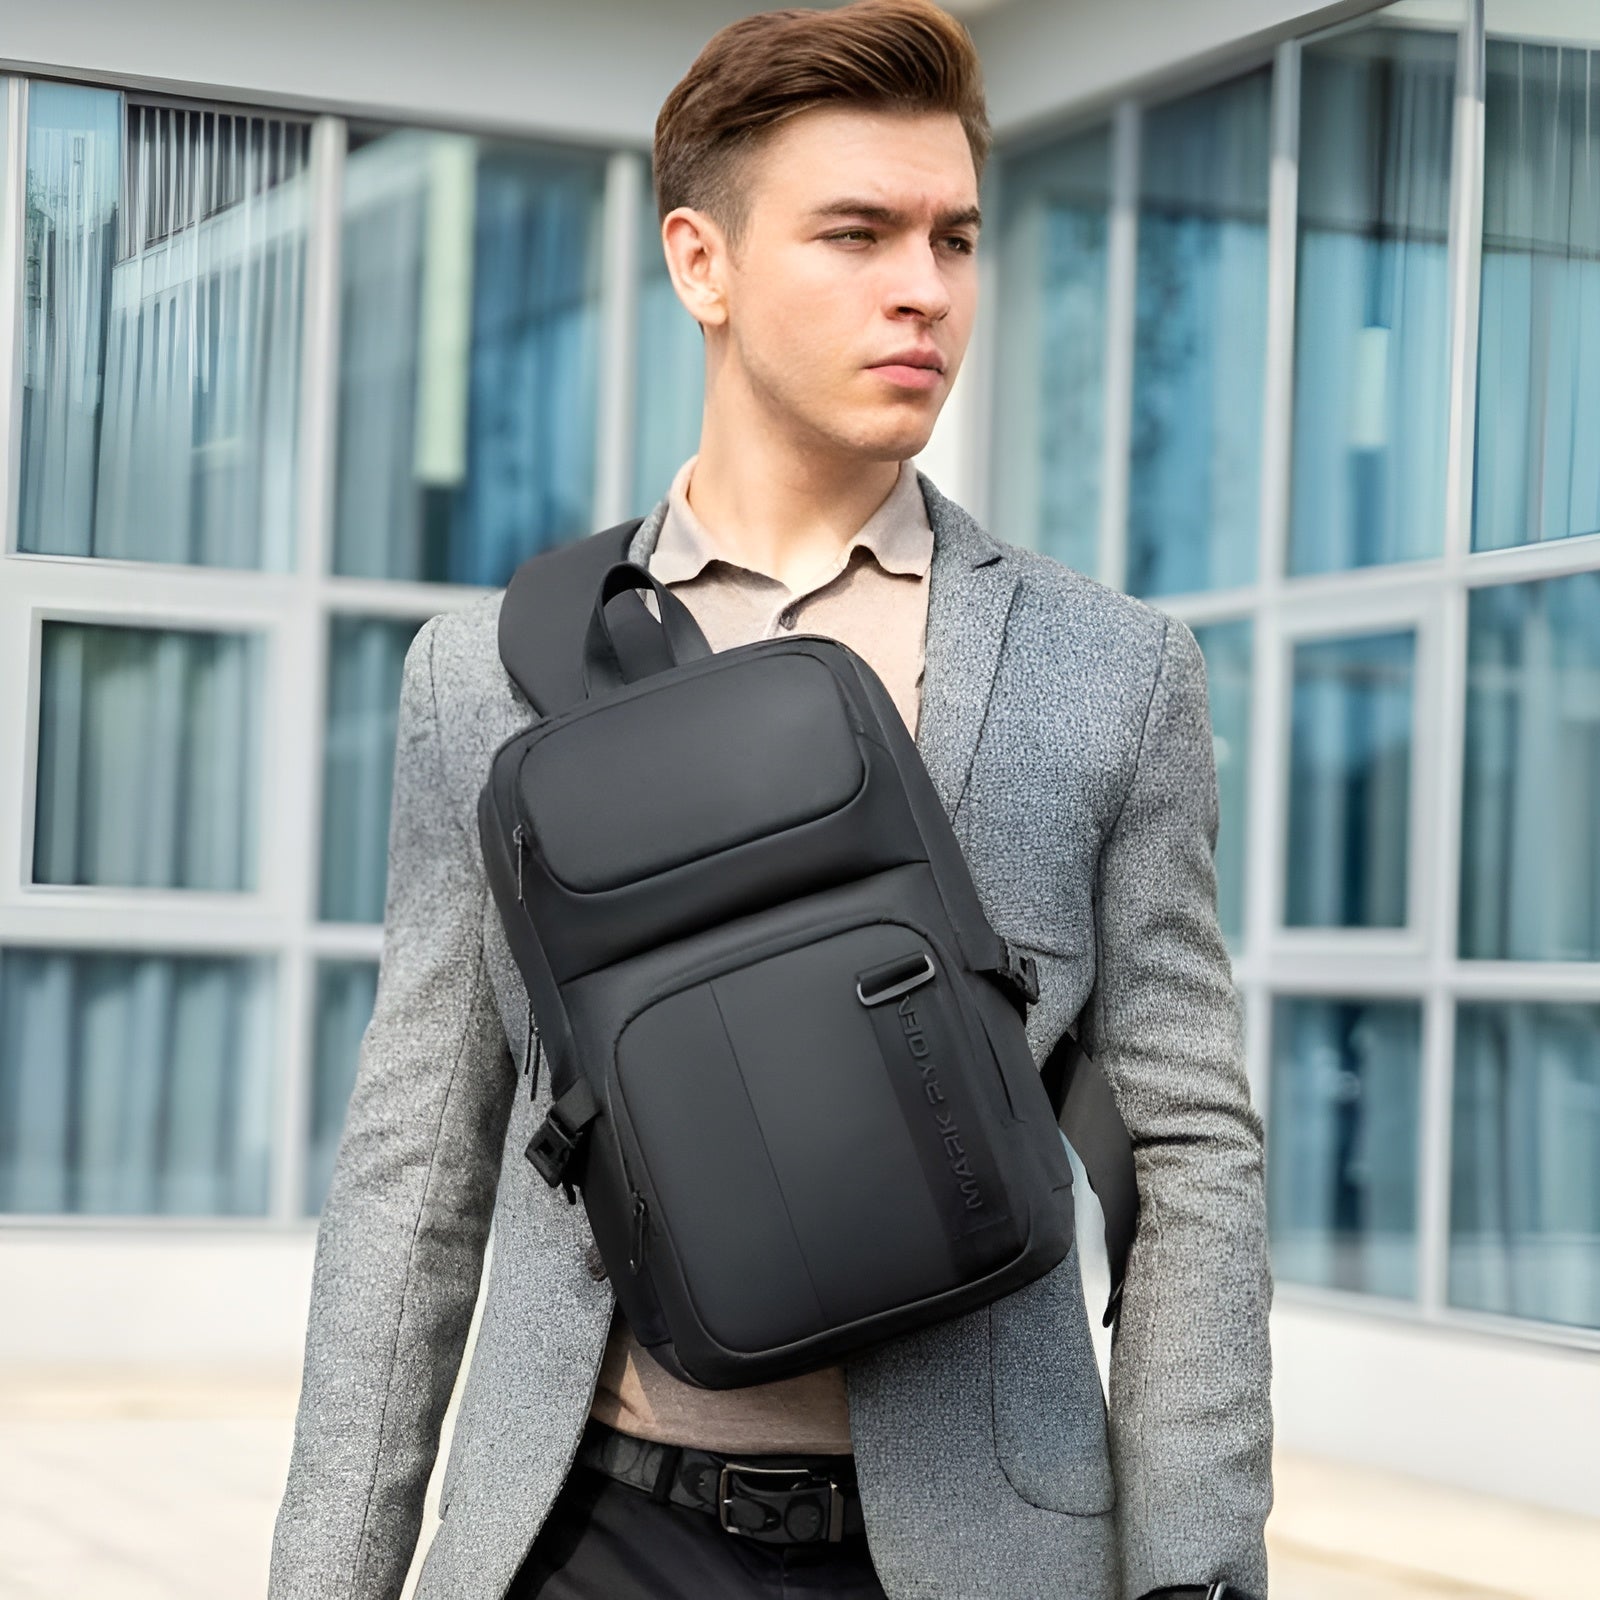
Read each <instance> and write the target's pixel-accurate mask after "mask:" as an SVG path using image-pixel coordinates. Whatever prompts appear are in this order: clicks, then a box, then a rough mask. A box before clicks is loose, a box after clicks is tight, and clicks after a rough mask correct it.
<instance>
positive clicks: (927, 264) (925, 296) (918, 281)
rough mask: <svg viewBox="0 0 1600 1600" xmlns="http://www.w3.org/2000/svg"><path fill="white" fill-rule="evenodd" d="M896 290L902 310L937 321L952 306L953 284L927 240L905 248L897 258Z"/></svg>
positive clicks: (894, 288) (898, 306)
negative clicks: (949, 282) (947, 277)
mask: <svg viewBox="0 0 1600 1600" xmlns="http://www.w3.org/2000/svg"><path fill="white" fill-rule="evenodd" d="M896 266H897V268H898V270H897V271H896V273H895V277H894V286H893V293H894V296H895V300H896V302H897V307H896V309H897V310H898V311H900V312H906V311H910V312H914V313H915V314H916V315H917V316H919V317H925V318H926V319H927V320H928V321H929V322H937V321H938V320H939V318H940V317H942V316H944V314H945V313H946V312H947V311H949V309H950V287H949V285H948V284H947V283H946V282H945V278H944V273H943V271H942V270H941V269H940V265H939V258H938V255H937V254H936V252H935V250H934V247H933V245H932V244H931V243H929V242H928V241H927V240H926V239H922V240H918V241H916V242H915V243H913V244H910V245H908V246H907V247H906V249H905V252H904V253H903V255H902V256H901V258H900V259H899V261H897V263H896Z"/></svg>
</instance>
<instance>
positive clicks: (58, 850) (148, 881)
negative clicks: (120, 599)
mask: <svg viewBox="0 0 1600 1600" xmlns="http://www.w3.org/2000/svg"><path fill="white" fill-rule="evenodd" d="M262 653H263V652H262V648H261V641H260V639H259V638H258V637H255V636H253V635H250V634H219V633H199V632H188V631H182V630H178V629H165V630H156V629H151V628H127V627H107V626H103V625H98V624H93V625H86V624H80V623H71V622H46V623H45V624H44V629H43V635H42V639H41V656H42V660H41V668H40V690H39V757H38V787H37V798H36V802H35V806H34V837H33V881H34V882H35V883H55V884H98V885H117V886H125V887H130V888H147V889H216V890H249V889H254V888H255V887H256V845H257V835H258V832H259V828H260V794H261V773H260V759H259V755H258V750H257V747H258V743H259V739H260V735H261V732H262V704H261V700H262V684H261V667H262Z"/></svg>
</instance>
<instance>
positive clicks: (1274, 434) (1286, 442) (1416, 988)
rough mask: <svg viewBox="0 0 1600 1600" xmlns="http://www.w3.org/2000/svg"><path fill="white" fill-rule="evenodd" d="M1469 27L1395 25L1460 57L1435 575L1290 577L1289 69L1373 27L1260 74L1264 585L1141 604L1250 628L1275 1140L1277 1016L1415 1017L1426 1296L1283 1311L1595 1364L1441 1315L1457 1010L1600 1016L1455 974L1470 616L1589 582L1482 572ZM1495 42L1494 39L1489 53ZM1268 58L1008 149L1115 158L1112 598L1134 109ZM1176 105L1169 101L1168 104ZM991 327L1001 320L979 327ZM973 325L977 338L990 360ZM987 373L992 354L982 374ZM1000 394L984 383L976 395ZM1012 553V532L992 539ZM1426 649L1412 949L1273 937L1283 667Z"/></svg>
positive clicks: (1555, 564) (1575, 544)
mask: <svg viewBox="0 0 1600 1600" xmlns="http://www.w3.org/2000/svg"><path fill="white" fill-rule="evenodd" d="M1457 3H1458V4H1459V8H1460V9H1459V22H1458V23H1455V24H1449V23H1444V22H1443V21H1442V12H1441V8H1439V7H1429V8H1426V9H1427V10H1428V11H1430V12H1432V13H1434V15H1433V16H1431V17H1430V16H1426V15H1424V14H1423V8H1418V10H1417V11H1416V12H1413V13H1412V14H1410V15H1408V16H1407V17H1406V19H1405V20H1406V23H1407V25H1408V26H1409V25H1421V26H1429V25H1439V26H1446V27H1449V28H1451V29H1452V30H1453V31H1455V32H1456V36H1457V60H1456V93H1455V110H1454V119H1453V129H1452V142H1451V169H1450V200H1449V264H1448V273H1447V276H1448V282H1449V287H1450V306H1449V314H1448V315H1449V321H1448V330H1449V331H1448V340H1447V349H1448V354H1449V380H1448V389H1447V394H1448V404H1449V417H1448V421H1447V448H1446V484H1445V513H1444V514H1445V526H1444V540H1443V547H1442V550H1441V552H1440V553H1439V554H1438V555H1436V556H1429V557H1424V558H1421V559H1414V560H1408V561H1400V562H1393V563H1388V564H1384V565H1379V566H1372V567H1365V568H1356V569H1352V570H1345V571H1336V572H1329V573H1311V574H1305V575H1301V576H1293V577H1291V576H1289V575H1288V557H1289V549H1288V530H1289V512H1290V504H1289V486H1290V471H1291V446H1292V434H1293V415H1292V408H1293V399H1294V381H1293V380H1294V339H1295V303H1296V284H1295V271H1296V250H1297V242H1298V226H1299V206H1298V199H1299V195H1298V170H1299V168H1298V163H1299V114H1300V75H1301V73H1300V69H1301V53H1302V50H1303V48H1304V47H1305V46H1306V45H1307V44H1311V43H1314V42H1315V41H1317V40H1320V39H1325V38H1327V37H1329V36H1330V35H1333V34H1336V33H1344V32H1349V31H1352V30H1355V29H1360V28H1366V27H1371V26H1372V25H1373V21H1374V18H1375V16H1377V15H1379V14H1381V11H1382V10H1383V9H1384V8H1382V7H1377V6H1374V7H1371V8H1369V9H1366V10H1364V11H1363V12H1362V14H1361V15H1359V16H1357V17H1355V18H1352V19H1349V20H1347V21H1342V22H1340V23H1339V24H1337V25H1336V26H1334V27H1331V28H1325V29H1320V30H1316V31H1308V32H1307V33H1305V34H1304V35H1302V36H1300V37H1297V38H1291V39H1288V40H1286V41H1285V42H1284V43H1281V44H1279V45H1278V46H1277V47H1276V49H1275V50H1274V52H1273V53H1272V58H1271V59H1272V63H1273V75H1272V113H1271V149H1270V156H1269V163H1270V165H1269V180H1268V215H1267V240H1268V244H1267V250H1268V276H1267V337H1266V362H1265V367H1266V370H1265V373H1264V375H1263V398H1262V404H1263V435H1262V456H1261V493H1260V503H1261V523H1260V540H1259V549H1258V565H1257V576H1256V581H1255V582H1254V583H1252V584H1249V585H1246V586H1242V587H1239V588H1233V589H1228V590H1214V591H1208V592H1204V593H1192V594H1173V595H1162V596H1160V597H1158V598H1156V599H1155V600H1154V601H1153V602H1152V603H1153V604H1155V605H1156V606H1157V607H1158V608H1159V609H1161V610H1162V611H1165V612H1167V613H1169V614H1171V615H1172V616H1175V617H1177V618H1178V619H1179V620H1181V621H1183V622H1185V623H1187V624H1189V625H1190V626H1195V627H1198V626H1200V625H1202V624H1205V625H1209V624H1213V623H1223V622H1235V621H1242V622H1248V623H1249V624H1250V625H1251V627H1252V630H1253V650H1254V655H1253V666H1252V681H1251V705H1250V740H1249V756H1248V762H1249V770H1248V773H1247V778H1246V788H1247V792H1248V801H1247V804H1248V811H1249V821H1248V824H1247V833H1248V837H1249V839H1250V841H1251V849H1250V851H1249V854H1248V856H1247V859H1246V861H1245V863H1244V873H1245V881H1244V913H1245V914H1244V928H1243V934H1242V938H1241V939H1240V941H1239V946H1238V948H1237V950H1236V951H1235V954H1234V959H1233V968H1234V979H1235V983H1236V986H1237V988H1238V989H1239V991H1240V995H1241V998H1242V1001H1243V1007H1244V1035H1245V1059H1246V1067H1247V1071H1248V1073H1249V1077H1250V1083H1251V1089H1252V1093H1253V1095H1254V1098H1255V1103H1256V1106H1257V1108H1258V1109H1259V1110H1260V1111H1261V1113H1262V1115H1263V1117H1264V1118H1266V1119H1267V1120H1268V1121H1269V1122H1270V1117H1271V1107H1270V1105H1269V1103H1268V1099H1269V1095H1268V1090H1269V1083H1270V1073H1271V1063H1272V1048H1273V1039H1272V1013H1273V1006H1274V1002H1275V1001H1276V1000H1278V999H1280V998H1330V999H1331V998H1345V999H1357V1000H1360V999H1374V1000H1388V999H1395V1000H1411V1001H1415V1002H1416V1003H1418V1004H1419V1005H1420V1006H1421V1010H1422V1039H1421V1062H1420V1071H1421V1082H1420V1092H1421V1104H1420V1113H1419V1141H1420V1146H1419V1150H1418V1155H1417V1181H1418V1198H1417V1204H1418V1214H1417V1248H1418V1252H1419V1258H1418V1283H1417V1297H1416V1299H1415V1301H1414V1302H1405V1303H1402V1302H1393V1301H1387V1300H1382V1299H1380V1298H1378V1297H1372V1296H1367V1295H1364V1294H1360V1293H1356V1292H1352V1291H1344V1290H1336V1289H1319V1288H1312V1287H1309V1286H1303V1285H1293V1284H1287V1283H1285V1284H1282V1285H1280V1286H1279V1288H1278V1291H1277V1294H1278V1298H1279V1299H1280V1300H1282V1301H1284V1302H1287V1303H1288V1304H1290V1305H1304V1306H1306V1307H1308V1308H1313V1309H1315V1308H1322V1309H1328V1310H1334V1311H1338V1312H1341V1313H1350V1312H1356V1313H1359V1314H1360V1315H1362V1316H1370V1317H1375V1318H1380V1319H1388V1320H1390V1321H1398V1322H1402V1323H1410V1324H1416V1325H1421V1326H1433V1327H1449V1328H1453V1329H1458V1330H1468V1331H1474V1332H1478V1333H1484V1334H1490V1335H1494V1336H1497V1337H1504V1338H1510V1339H1514V1340H1520V1341H1526V1342H1535V1343H1539V1344H1544V1345H1553V1346H1565V1347H1569V1348H1575V1349H1581V1350H1586V1351H1600V1329H1582V1328H1573V1327H1568V1326H1565V1325H1561V1324H1556V1323H1545V1322H1537V1321H1534V1320H1531V1319H1524V1318H1519V1317H1513V1316H1510V1315H1502V1314H1498V1313H1488V1312H1476V1311H1466V1310H1462V1309H1459V1308H1456V1307H1452V1306H1451V1305H1449V1303H1448V1298H1447V1292H1448V1285H1447V1272H1448V1255H1449V1245H1450V1233H1449V1203H1450V1139H1451V1088H1452V1082H1453V1065H1454V1055H1455V1008H1456V1006H1457V1004H1458V1003H1459V1002H1462V1001H1473V1000H1524V1001H1533V1002H1539V1001H1546V1002H1551V1003H1559V1002H1563V1001H1576V1002H1582V1003H1591V1004H1592V1003H1597V1002H1600V962H1596V963H1578V962H1572V963H1560V962H1542V961H1541V962H1512V961H1473V960H1465V959H1462V958H1461V957H1460V956H1459V954H1458V941H1457V921H1458V911H1459V894H1460V882H1459V874H1460V854H1461V826H1462V781H1463V768H1464V754H1465V716H1466V695H1467V659H1466V652H1467V609H1468V598H1469V596H1470V594H1471V593H1472V591H1474V590H1476V589H1479V588H1483V587H1489V586H1494V585H1499V584H1514V583H1523V582H1530V581H1536V580H1539V579H1543V578H1552V577H1560V576H1566V575H1568V574H1571V573H1575V572H1592V571H1597V570H1600V534H1586V535H1577V536H1573V537H1569V538H1564V539H1559V540H1553V541H1549V542H1546V543H1533V544H1526V545H1517V546H1513V547H1511V548H1509V549H1501V550H1484V551H1474V550H1473V549H1472V547H1471V541H1472V525H1471V513H1472V494H1473V453H1474V446H1475V438H1474V431H1475V427H1476V408H1477V367H1478V298H1479V279H1480V269H1481V251H1482V238H1483V182H1484V57H1485V26H1484V0H1457ZM1498 31H1500V30H1497V32H1498ZM1262 59H1263V57H1262V54H1261V52H1259V51H1254V52H1252V51H1250V50H1248V49H1246V50H1242V51H1240V52H1238V53H1236V54H1234V55H1232V56H1231V57H1229V59H1227V60H1226V61H1225V62H1221V63H1208V64H1206V65H1205V67H1204V68H1203V69H1202V70H1201V71H1199V72H1193V71H1191V72H1189V73H1188V74H1186V75H1184V76H1182V77H1179V78H1172V79H1167V80H1164V81H1163V82H1161V83H1159V84H1156V85H1154V86H1152V87H1150V88H1148V89H1143V88H1141V90H1139V91H1138V92H1136V93H1134V94H1132V95H1129V96H1126V97H1124V98H1122V99H1120V100H1118V101H1117V102H1115V104H1114V105H1113V106H1111V107H1110V108H1109V110H1108V108H1107V107H1106V106H1105V105H1104V104H1101V105H1099V106H1097V107H1095V108H1093V114H1092V115H1091V114H1089V113H1088V112H1086V111H1085V109H1083V108H1074V110H1073V111H1072V112H1071V113H1070V114H1069V115H1067V116H1064V117H1063V118H1061V119H1059V120H1058V121H1057V122H1056V123H1054V124H1053V125H1052V126H1051V127H1050V128H1049V129H1047V130H1040V129H1037V128H1033V129H1030V130H1029V131H1028V132H1027V134H1026V135H1024V136H1022V137H1019V138H1017V139H1016V140H1014V141H1010V142H1005V143H1003V144H1002V146H1001V148H1000V151H999V152H998V154H999V155H1000V157H1001V158H1002V159H1001V160H1000V161H999V162H997V163H996V165H997V167H998V168H1000V169H1001V170H1003V166H1004V160H1003V158H1004V157H1005V156H1006V155H1008V154H1010V153H1012V152H1013V151H1017V152H1020V151H1023V150H1027V149H1029V148H1031V147H1033V146H1035V145H1036V144H1038V143H1040V142H1043V141H1044V140H1046V139H1051V138H1056V137H1066V136H1068V135H1069V134H1071V133H1073V132H1081V131H1083V130H1084V129H1085V128H1086V127H1089V126H1093V125H1097V124H1103V123H1104V122H1105V121H1106V118H1107V116H1108V115H1109V119H1110V127H1111V137H1112V157H1111V171H1112V192H1111V209H1110V221H1109V230H1110V231H1109V241H1110V243H1109V248H1108V254H1109V256H1110V259H1109V261H1108V269H1107V270H1108V281H1107V306H1108V311H1107V333H1106V340H1107V344H1106V349H1107V368H1106V377H1105V382H1104V386H1103V389H1102V396H1103V403H1104V406H1105V415H1104V421H1103V430H1104V433H1103V437H1104V457H1103V462H1102V478H1101V485H1102V491H1101V492H1102V508H1101V509H1102V517H1101V525H1100V541H1099V549H1098V564H1097V566H1096V569H1095V570H1094V571H1093V573H1092V574H1091V575H1092V576H1093V577H1095V578H1097V579H1099V580H1100V581H1101V582H1103V583H1107V584H1110V585H1112V586H1113V587H1118V588H1120V587H1121V586H1122V580H1123V578H1124V576H1125V556H1126V542H1125V530H1126V505H1127V474H1128V470H1129V465H1130V462H1129V454H1128V449H1127V444H1128V427H1127V423H1128V416H1127V408H1128V407H1129V405H1130V404H1131V399H1132V376H1133V372H1132V368H1133V344H1132V332H1133V327H1134V310H1135V307H1134V294H1135V288H1136V247H1137V225H1138V205H1139V194H1138V170H1139V161H1138V155H1139V140H1140V137H1141V133H1142V119H1143V112H1144V109H1145V108H1146V107H1148V106H1153V105H1157V104H1161V103H1164V102H1167V101H1170V100H1171V99H1172V98H1173V96H1174V94H1175V93H1177V92H1182V93H1189V92H1192V91H1199V90H1202V89H1205V88H1208V87H1212V86H1214V85H1215V84H1217V83H1218V82H1221V81H1224V80H1225V79H1227V78H1231V77H1234V76H1237V75H1241V74H1244V73H1247V72H1249V71H1251V70H1253V69H1255V68H1257V67H1259V66H1260V64H1261V62H1262ZM1175 86H1176V87H1175ZM989 315H990V316H991V317H992V316H993V311H992V310H991V311H990V313H989ZM988 326H989V324H986V323H985V322H984V321H983V320H982V319H980V322H979V325H978V338H979V340H980V341H981V342H982V344H983V345H985V346H986V345H988V344H990V343H992V335H991V334H988V333H986V331H985V330H986V328H987V327H988ZM989 359H990V361H991V362H992V355H991V356H990V358H989ZM987 381H988V383H989V385H990V392H991V393H992V390H993V384H994V382H995V379H994V378H993V377H989V378H988V379H987ZM976 448H977V459H978V462H979V466H980V470H979V471H978V473H977V474H976V483H977V488H978V493H977V495H976V496H975V498H976V500H977V507H976V509H977V511H978V514H979V515H980V517H984V518H987V517H988V516H989V514H990V505H989V499H988V496H987V493H986V488H987V485H986V483H985V476H986V473H987V471H988V467H989V456H990V454H991V452H992V444H991V442H990V440H989V438H988V437H987V434H986V433H985V434H983V435H982V436H981V437H980V438H979V439H978V440H977V441H976ZM997 531H998V532H999V533H1000V535H1001V536H1002V537H1004V535H1005V530H1004V529H999V530H997ZM1395 626H1403V627H1414V628H1415V629H1416V631H1417V655H1416V674H1417V675H1416V679H1415V682H1414V687H1413V704H1412V730H1413V731H1412V783H1411V812H1410V826H1411V830H1412V832H1411V840H1410V861H1409V868H1408V870H1409V876H1410V882H1409V885H1408V888H1409V897H1408V899H1409V903H1408V920H1407V926H1406V927H1405V928H1403V929H1394V930H1390V929H1374V930H1369V929H1301V928H1289V927H1285V925H1284V920H1283V910H1284V871H1283V864H1284V849H1285V846H1286V830H1287V818H1288V781H1289V769H1288V729H1289V718H1290V713H1291V700H1292V690H1293V652H1294V646H1295V645H1296V644H1297V643H1299V642H1302V641H1305V640H1311V639H1327V638H1339V637H1350V636H1354V635H1359V634H1363V633H1374V632H1381V631H1387V630H1388V628H1390V627H1395Z"/></svg>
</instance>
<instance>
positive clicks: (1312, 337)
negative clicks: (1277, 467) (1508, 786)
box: [1289, 18, 1456, 573]
mask: <svg viewBox="0 0 1600 1600" xmlns="http://www.w3.org/2000/svg"><path fill="white" fill-rule="evenodd" d="M1455 58H1456V40H1455V37H1454V35H1453V34H1448V33H1431V32H1422V31H1419V30H1414V29H1409V28H1400V27H1395V26H1393V25H1391V24H1389V23H1387V22H1386V21H1384V20H1382V19H1381V18H1380V21H1379V23H1378V24H1377V25H1376V26H1374V27H1366V28H1359V29H1356V30H1354V31H1352V32H1348V33H1342V34H1339V35H1337V36H1336V37H1334V38H1331V39H1328V40H1326V41H1324V42H1321V43H1318V44H1313V45H1308V46H1307V47H1306V49H1305V52H1304V56H1303V58H1302V63H1301V72H1302V87H1301V112H1300V242H1299V252H1298V263H1297V266H1296V287H1295V302H1296V319H1295V384H1294V476H1293V490H1292V510H1291V516H1290V529H1289V555H1290V561H1289V566H1290V571H1291V572H1294V573H1314V572H1332V571H1337V570H1339V569H1341V568H1346V567H1360V566H1368V565H1371V564H1373V563H1376V562H1387V561H1405V560H1409V559H1414V558H1416V557H1418V556H1429V555H1435V554H1437V553H1438V551H1439V550H1440V549H1441V547H1442V545H1443V540H1444V493H1445V446H1446V439H1447V435H1448V422H1449V393H1448V382H1449V308H1450V292H1449V290H1450V283H1449V260H1448V236H1449V201H1450V138H1451V126H1452V108H1453V104H1454V94H1455Z"/></svg>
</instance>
